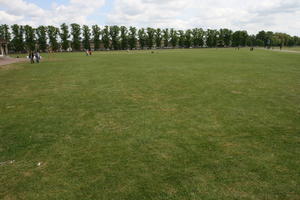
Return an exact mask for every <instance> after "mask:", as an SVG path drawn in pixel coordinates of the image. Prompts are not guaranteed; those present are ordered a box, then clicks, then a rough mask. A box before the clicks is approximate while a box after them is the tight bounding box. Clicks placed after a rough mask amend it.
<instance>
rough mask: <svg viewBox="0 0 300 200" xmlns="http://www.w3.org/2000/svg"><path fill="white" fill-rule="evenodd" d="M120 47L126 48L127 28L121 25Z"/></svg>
mask: <svg viewBox="0 0 300 200" xmlns="http://www.w3.org/2000/svg"><path fill="white" fill-rule="evenodd" d="M120 30H121V49H123V50H126V49H128V30H127V28H126V27H125V26H121V28H120Z"/></svg>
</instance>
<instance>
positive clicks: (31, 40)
mask: <svg viewBox="0 0 300 200" xmlns="http://www.w3.org/2000/svg"><path fill="white" fill-rule="evenodd" d="M24 32H25V47H26V49H27V50H28V51H34V50H35V33H34V32H35V30H34V29H33V28H32V27H31V26H29V25H26V26H24Z"/></svg>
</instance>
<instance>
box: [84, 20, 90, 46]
mask: <svg viewBox="0 0 300 200" xmlns="http://www.w3.org/2000/svg"><path fill="white" fill-rule="evenodd" d="M82 32H83V40H82V43H83V47H84V49H90V48H91V45H90V40H91V30H90V28H89V27H88V26H87V25H83V27H82Z"/></svg>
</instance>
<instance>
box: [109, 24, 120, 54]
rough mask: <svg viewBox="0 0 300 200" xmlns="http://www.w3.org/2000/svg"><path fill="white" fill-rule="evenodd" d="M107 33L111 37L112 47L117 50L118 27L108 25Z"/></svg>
mask: <svg viewBox="0 0 300 200" xmlns="http://www.w3.org/2000/svg"><path fill="white" fill-rule="evenodd" d="M109 34H110V38H111V43H112V48H113V49H114V50H118V49H119V47H120V36H119V34H120V28H119V27H118V26H110V27H109Z"/></svg>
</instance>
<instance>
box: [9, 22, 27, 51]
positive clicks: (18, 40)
mask: <svg viewBox="0 0 300 200" xmlns="http://www.w3.org/2000/svg"><path fill="white" fill-rule="evenodd" d="M11 29H12V35H13V38H12V41H11V44H12V47H13V49H14V50H15V51H16V52H22V51H23V50H24V36H23V35H24V29H23V27H22V26H19V25H18V24H14V25H12V26H11Z"/></svg>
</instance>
